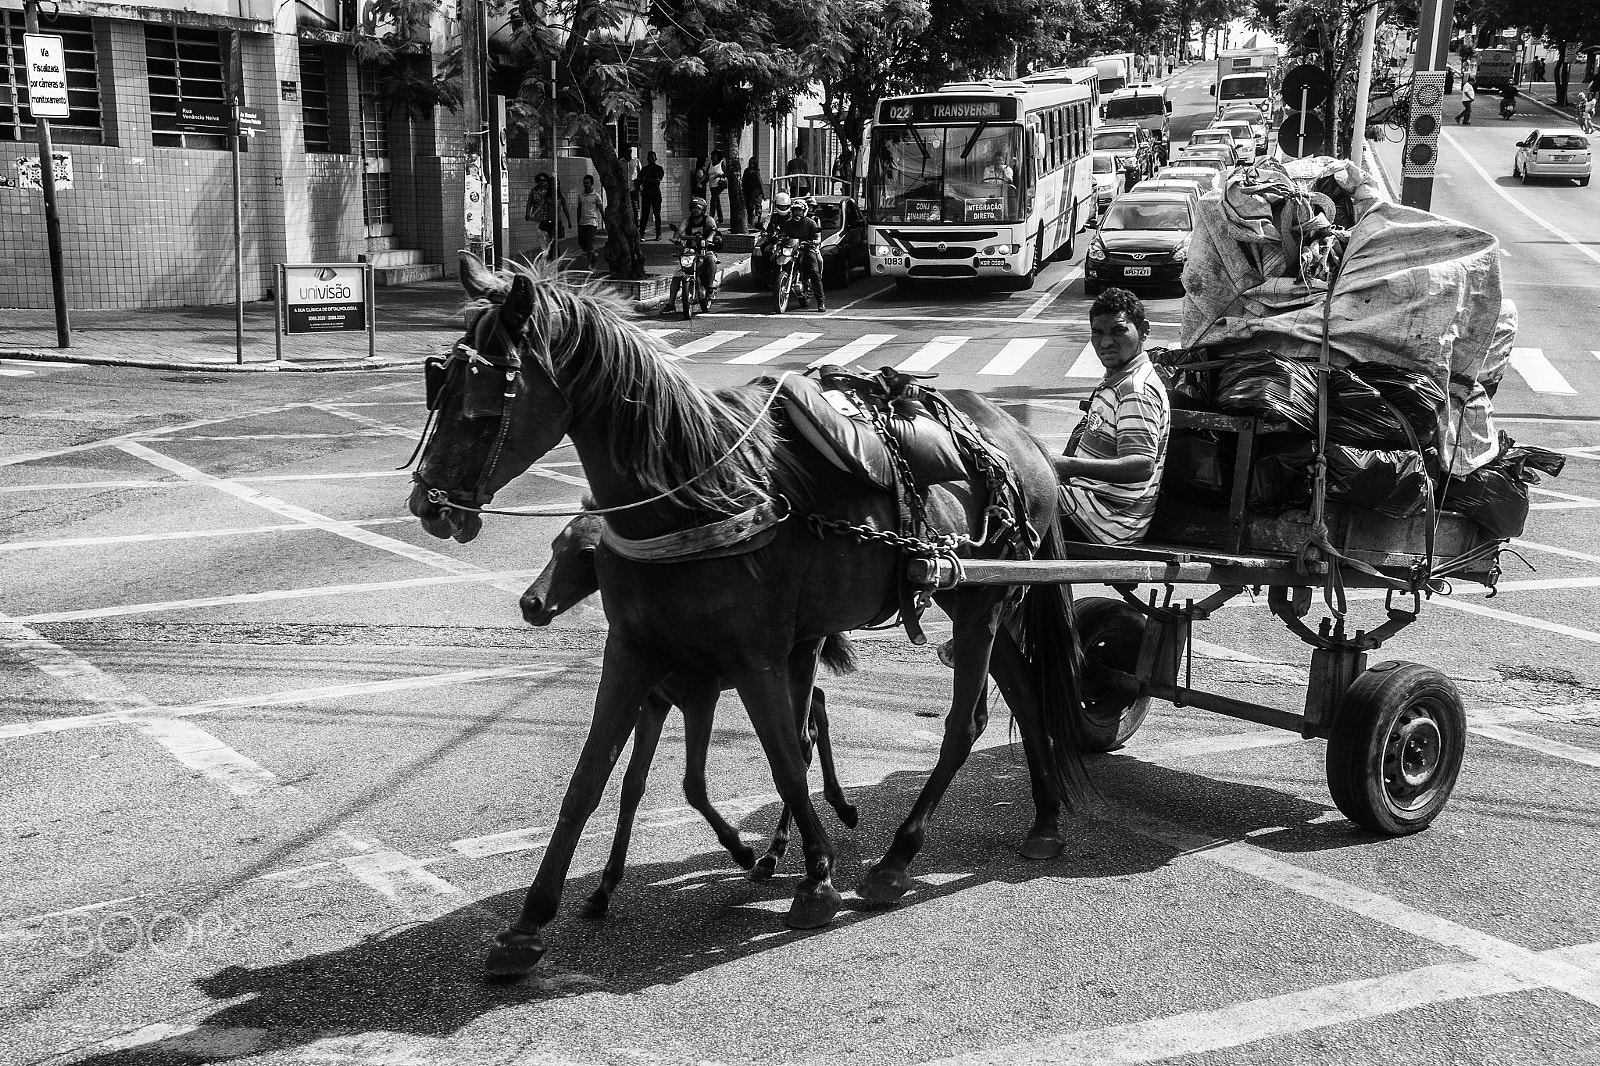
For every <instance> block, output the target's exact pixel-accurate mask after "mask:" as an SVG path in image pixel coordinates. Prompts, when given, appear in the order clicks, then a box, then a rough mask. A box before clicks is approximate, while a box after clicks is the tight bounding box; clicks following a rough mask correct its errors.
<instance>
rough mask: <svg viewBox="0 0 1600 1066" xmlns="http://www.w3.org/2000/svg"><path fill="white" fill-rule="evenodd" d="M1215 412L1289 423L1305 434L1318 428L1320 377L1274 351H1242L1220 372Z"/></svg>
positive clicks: (1214, 400)
mask: <svg viewBox="0 0 1600 1066" xmlns="http://www.w3.org/2000/svg"><path fill="white" fill-rule="evenodd" d="M1212 400H1213V403H1214V404H1215V409H1216V410H1218V411H1222V412H1225V413H1227V414H1230V415H1255V416H1257V417H1259V418H1265V419H1268V420H1269V421H1273V422H1287V423H1288V424H1289V425H1291V426H1293V427H1294V428H1295V429H1298V430H1300V431H1301V432H1304V433H1314V432H1316V427H1317V376H1316V373H1315V372H1314V371H1312V369H1311V368H1310V367H1308V366H1306V365H1305V364H1304V363H1297V362H1294V361H1293V360H1289V359H1279V358H1278V357H1277V356H1276V355H1274V354H1272V353H1271V352H1241V353H1240V354H1238V355H1231V356H1229V357H1228V364H1227V365H1226V366H1224V367H1222V368H1221V369H1219V370H1218V371H1217V379H1216V393H1215V395H1214V396H1213V397H1212Z"/></svg>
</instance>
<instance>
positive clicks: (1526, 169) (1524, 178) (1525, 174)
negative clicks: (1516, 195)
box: [1518, 167, 1528, 185]
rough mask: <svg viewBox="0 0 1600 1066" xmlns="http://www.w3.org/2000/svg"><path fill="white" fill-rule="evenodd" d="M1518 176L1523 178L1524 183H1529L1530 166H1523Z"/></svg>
mask: <svg viewBox="0 0 1600 1066" xmlns="http://www.w3.org/2000/svg"><path fill="white" fill-rule="evenodd" d="M1518 177H1520V178H1521V179H1522V184H1524V185H1526V184H1528V168H1527V167H1523V168H1522V173H1521V174H1519V175H1518Z"/></svg>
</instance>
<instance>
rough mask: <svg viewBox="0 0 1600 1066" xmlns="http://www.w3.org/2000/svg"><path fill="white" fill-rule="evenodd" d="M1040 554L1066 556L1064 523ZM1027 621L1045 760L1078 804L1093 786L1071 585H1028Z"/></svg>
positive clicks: (1024, 647) (1065, 794)
mask: <svg viewBox="0 0 1600 1066" xmlns="http://www.w3.org/2000/svg"><path fill="white" fill-rule="evenodd" d="M1035 557H1036V558H1040V559H1064V558H1066V555H1065V553H1064V551H1063V547H1062V538H1061V527H1060V525H1059V523H1057V522H1051V523H1050V525H1049V528H1048V529H1047V530H1046V531H1045V534H1044V536H1043V538H1042V539H1041V540H1040V542H1039V550H1038V552H1037V554H1036V556H1035ZM1021 621H1022V632H1021V634H1020V636H1019V640H1018V641H1017V643H1018V646H1019V648H1020V650H1021V652H1022V656H1023V659H1024V660H1025V661H1026V664H1027V670H1028V673H1029V674H1030V675H1031V677H1030V678H1029V680H1030V681H1031V682H1032V687H1033V690H1034V692H1035V693H1036V695H1037V699H1038V713H1039V720H1040V724H1041V726H1042V728H1043V730H1044V734H1045V737H1046V739H1047V740H1048V750H1047V752H1046V755H1045V761H1046V764H1047V765H1048V766H1049V768H1050V771H1051V776H1053V777H1054V778H1055V782H1056V785H1057V787H1058V788H1059V789H1060V792H1061V796H1062V799H1063V800H1065V801H1066V802H1067V803H1068V804H1069V805H1073V804H1077V803H1078V802H1079V801H1081V800H1082V799H1083V795H1084V792H1085V790H1086V787H1087V786H1088V785H1089V772H1088V767H1087V766H1086V765H1085V763H1084V758H1083V754H1084V745H1083V739H1082V733H1081V723H1082V721H1083V688H1082V679H1081V677H1080V674H1079V671H1080V668H1081V666H1082V663H1083V649H1082V647H1081V646H1080V645H1079V641H1078V627H1077V624H1076V622H1075V621H1074V619H1073V615H1072V608H1071V606H1070V604H1069V602H1068V599H1067V593H1066V588H1065V586H1062V585H1030V586H1028V590H1027V592H1026V593H1024V595H1023V598H1022V608H1021Z"/></svg>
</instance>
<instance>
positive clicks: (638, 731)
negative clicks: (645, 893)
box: [583, 689, 672, 918]
mask: <svg viewBox="0 0 1600 1066" xmlns="http://www.w3.org/2000/svg"><path fill="white" fill-rule="evenodd" d="M670 710H672V703H671V702H670V701H669V700H668V699H667V698H666V697H665V696H663V695H662V694H661V690H660V689H655V690H653V691H652V692H651V693H650V695H648V696H646V697H645V699H644V707H643V708H642V709H641V710H640V712H639V724H638V725H636V726H634V727H633V750H632V751H631V752H630V753H629V755H628V769H627V772H626V774H625V775H624V776H623V778H622V798H621V803H620V809H619V810H618V811H617V830H616V832H615V833H614V834H612V837H611V855H610V857H609V858H607V859H606V868H605V870H603V871H602V872H601V874H600V887H599V888H597V889H595V890H594V891H593V892H591V893H589V899H588V901H587V902H586V903H585V904H584V907H583V916H584V917H585V918H604V917H605V916H606V911H607V910H609V909H610V908H611V894H612V893H613V892H615V891H616V889H617V885H618V884H619V883H620V882H621V881H622V874H623V871H625V870H626V869H627V866H628V842H629V839H630V838H631V837H632V836H633V819H634V816H635V815H637V814H638V812H639V801H640V800H641V799H643V798H644V785H645V779H646V778H647V777H649V775H650V764H651V763H652V762H654V761H655V757H656V745H657V744H658V743H659V742H660V740H661V728H662V726H664V725H666V722H667V712H668V711H670Z"/></svg>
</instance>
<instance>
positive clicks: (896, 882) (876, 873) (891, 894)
mask: <svg viewBox="0 0 1600 1066" xmlns="http://www.w3.org/2000/svg"><path fill="white" fill-rule="evenodd" d="M909 891H911V875H910V874H908V873H906V872H905V871H904V870H895V869H892V868H890V867H887V866H885V865H883V863H881V862H880V863H878V864H877V865H876V866H874V867H873V868H872V869H870V870H868V871H867V876H866V877H863V878H862V879H861V883H860V884H858V885H856V895H858V896H860V897H861V898H862V899H864V900H866V901H867V902H868V903H893V902H894V901H895V900H897V899H899V898H900V897H901V896H903V895H905V894H906V893H907V892H909Z"/></svg>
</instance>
